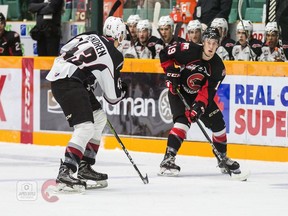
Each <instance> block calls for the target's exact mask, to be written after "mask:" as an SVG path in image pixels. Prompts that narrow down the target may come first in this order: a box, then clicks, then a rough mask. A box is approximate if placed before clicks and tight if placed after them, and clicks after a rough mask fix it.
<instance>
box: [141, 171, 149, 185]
mask: <svg viewBox="0 0 288 216" xmlns="http://www.w3.org/2000/svg"><path fill="white" fill-rule="evenodd" d="M142 181H143V183H144V184H148V183H149V179H148V175H147V173H146V176H145V178H142Z"/></svg>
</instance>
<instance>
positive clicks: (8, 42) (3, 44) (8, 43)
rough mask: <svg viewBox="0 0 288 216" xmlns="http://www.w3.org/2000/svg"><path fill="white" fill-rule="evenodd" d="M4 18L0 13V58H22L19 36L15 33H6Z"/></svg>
mask: <svg viewBox="0 0 288 216" xmlns="http://www.w3.org/2000/svg"><path fill="white" fill-rule="evenodd" d="M5 26H6V19H5V16H4V15H3V14H2V13H0V56H22V49H21V42H20V36H19V34H18V33H17V32H15V31H6V30H5Z"/></svg>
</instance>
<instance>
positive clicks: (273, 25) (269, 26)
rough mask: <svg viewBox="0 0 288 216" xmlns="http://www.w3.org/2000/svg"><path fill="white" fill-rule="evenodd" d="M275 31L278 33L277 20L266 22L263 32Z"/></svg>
mask: <svg viewBox="0 0 288 216" xmlns="http://www.w3.org/2000/svg"><path fill="white" fill-rule="evenodd" d="M271 32H276V33H277V34H278V33H279V28H278V25H277V22H268V23H267V24H266V26H265V33H271Z"/></svg>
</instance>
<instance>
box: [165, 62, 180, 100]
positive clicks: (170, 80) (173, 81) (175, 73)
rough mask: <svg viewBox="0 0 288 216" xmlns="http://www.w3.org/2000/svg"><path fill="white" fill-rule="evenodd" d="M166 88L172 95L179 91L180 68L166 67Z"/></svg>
mask: <svg viewBox="0 0 288 216" xmlns="http://www.w3.org/2000/svg"><path fill="white" fill-rule="evenodd" d="M166 86H167V88H169V91H170V92H171V93H172V94H174V95H176V94H177V91H176V89H177V88H178V89H180V68H175V67H168V68H167V69H166Z"/></svg>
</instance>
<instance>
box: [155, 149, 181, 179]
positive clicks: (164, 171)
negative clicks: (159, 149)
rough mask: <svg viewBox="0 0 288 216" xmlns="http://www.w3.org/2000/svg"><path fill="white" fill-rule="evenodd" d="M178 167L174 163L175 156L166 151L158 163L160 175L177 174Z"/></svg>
mask: <svg viewBox="0 0 288 216" xmlns="http://www.w3.org/2000/svg"><path fill="white" fill-rule="evenodd" d="M179 172H180V167H179V166H177V165H176V164H175V156H173V155H171V153H167V154H166V155H165V157H164V160H163V161H162V162H161V164H160V172H159V173H158V175H160V176H178V175H179Z"/></svg>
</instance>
